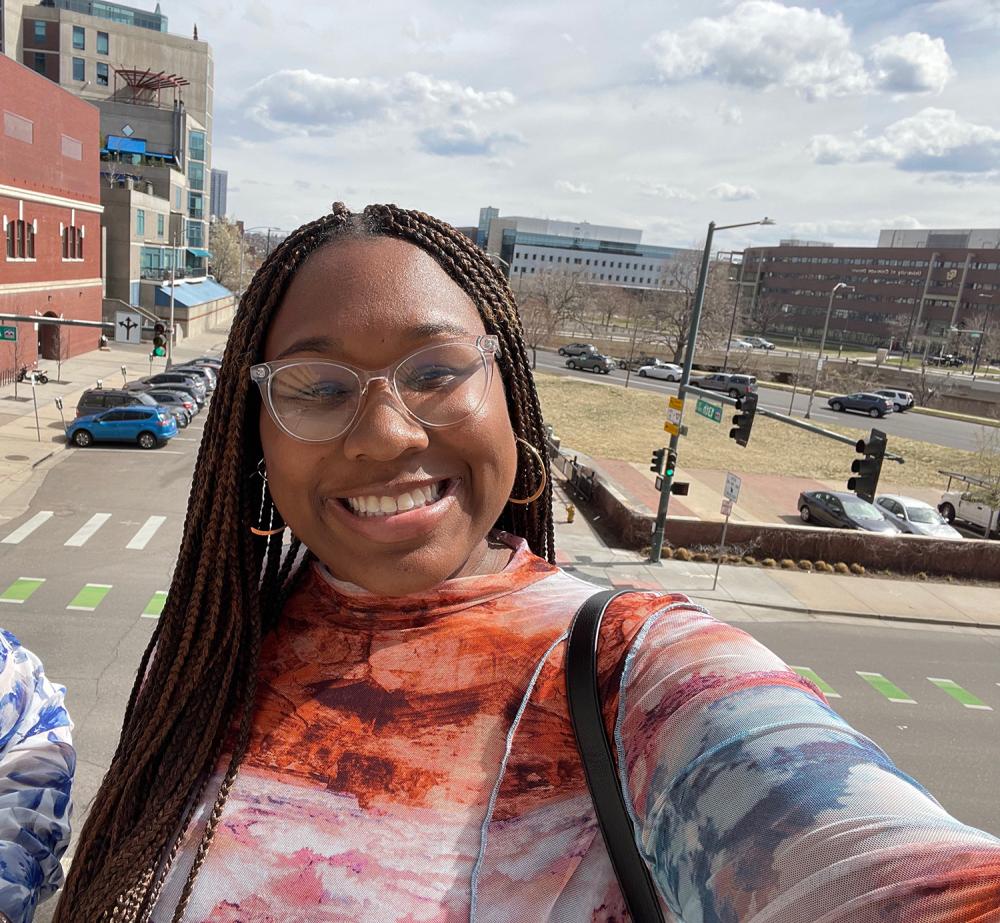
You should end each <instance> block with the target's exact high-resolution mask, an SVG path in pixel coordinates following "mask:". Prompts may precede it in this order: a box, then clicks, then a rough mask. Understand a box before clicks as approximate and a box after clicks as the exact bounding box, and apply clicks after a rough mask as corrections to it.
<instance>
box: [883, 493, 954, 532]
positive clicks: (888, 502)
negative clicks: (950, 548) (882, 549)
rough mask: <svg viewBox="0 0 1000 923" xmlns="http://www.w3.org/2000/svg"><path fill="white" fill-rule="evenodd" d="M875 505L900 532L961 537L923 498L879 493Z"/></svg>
mask: <svg viewBox="0 0 1000 923" xmlns="http://www.w3.org/2000/svg"><path fill="white" fill-rule="evenodd" d="M875 505H876V506H877V507H878V508H879V509H880V510H881V511H882V514H883V515H884V516H885V518H886V519H888V520H889V522H891V523H894V524H895V525H896V526H897V527H898V528H899V530H900V531H901V532H908V533H910V534H911V535H931V536H933V537H934V538H950V539H961V538H963V535H962V533H961V532H959V531H958V530H957V529H953V528H952V527H951V526H950V525H948V521H947V520H946V519H945V518H944V517H943V516H942V515H941V514H940V513H939V512H938V511H937V510H936V509H934V507H933V506H931V505H930V504H929V503H924V501H923V500H917V499H915V498H913V497H901V496H899V495H898V494H879V496H877V497H876V498H875Z"/></svg>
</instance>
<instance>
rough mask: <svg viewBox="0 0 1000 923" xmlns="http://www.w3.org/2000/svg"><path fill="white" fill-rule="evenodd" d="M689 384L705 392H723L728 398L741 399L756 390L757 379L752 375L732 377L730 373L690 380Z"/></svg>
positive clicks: (717, 373)
mask: <svg viewBox="0 0 1000 923" xmlns="http://www.w3.org/2000/svg"><path fill="white" fill-rule="evenodd" d="M691 384H693V385H694V386H695V387H696V388H704V389H705V390H706V391H725V392H726V393H727V394H728V395H729V396H730V397H743V396H744V395H747V394H749V393H750V392H751V391H756V390H757V379H756V378H754V376H753V375H734V374H733V373H732V372H716V373H715V374H713V375H703V376H702V377H701V378H692V379H691Z"/></svg>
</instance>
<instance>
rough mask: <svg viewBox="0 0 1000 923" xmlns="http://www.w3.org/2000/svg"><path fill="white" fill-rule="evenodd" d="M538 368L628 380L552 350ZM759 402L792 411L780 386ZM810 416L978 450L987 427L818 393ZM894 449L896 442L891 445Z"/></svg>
mask: <svg viewBox="0 0 1000 923" xmlns="http://www.w3.org/2000/svg"><path fill="white" fill-rule="evenodd" d="M538 368H539V369H541V370H542V371H545V372H550V373H555V374H561V375H574V376H577V377H580V378H586V379H589V380H593V379H595V378H599V379H600V380H601V381H603V382H610V383H616V384H619V385H623V386H624V384H625V372H624V371H623V370H621V369H615V370H614V371H613V372H611V373H610V374H609V375H606V376H605V375H600V376H597V375H595V374H594V373H593V372H581V371H573V370H571V369H568V368H566V359H565V358H564V357H562V356H560V355H558V354H557V353H555V352H550V351H548V350H539V351H538ZM629 387H630V388H633V387H634V388H640V389H642V390H645V391H653V392H662V393H664V394H676V393H677V385H676V384H672V383H670V382H666V381H660V380H654V379H649V378H640V377H639V376H638V375H637V374H636V373H634V372H633V373H632V374H631V376H630V377H629ZM758 395H759V406H761V407H766V408H767V409H768V410H776V411H779V412H780V413H786V414H787V413H788V409H789V404H790V402H791V397H792V393H791V391H782V390H778V389H776V388H760V389H759V391H758ZM808 402H809V392H808V389H807V390H806V391H805V392H804V393H803V392H799V393H798V394H797V395H796V397H795V401H794V406H793V415H794V416H797V417H802V416H803V415H804V414H805V411H806V407H807V405H808ZM810 419H811V420H812V422H813V423H815V424H816V425H817V426H826V425H830V424H836V425H838V426H847V427H852V428H857V429H858V431H859V438H860V436H861V435H863V434H865V433H867V432H868V431H869V430H871V428H872V427H873V426H875V427H877V428H878V429H881V430H882V431H883V432H885V433H887V434H888V435H889V437H890V439H891V437H892V436H901V437H904V438H907V439H917V440H919V441H921V442H930V443H934V444H935V445H941V446H946V447H948V448H952V449H963V450H965V451H968V452H975V451H977V450H978V449H979V447H980V444H981V443H980V440H981V439H982V432H983V429H984V428H983V427H982V426H979V425H977V424H974V423H965V422H963V421H961V420H949V419H947V418H944V417H932V416H927V415H925V414H916V413H891V414H889V415H888V416H886V417H884V418H883V419H881V420H872V419H871V418H869V417H867V416H865V415H864V414H860V413H850V412H848V413H835V412H834V411H832V410H831V409H830V408H829V407H828V406H827V403H826V398H822V397H816V398H815V399H814V400H813V407H812V413H811V416H810ZM889 449H890V451H891V450H892V446H891V444H890V446H889Z"/></svg>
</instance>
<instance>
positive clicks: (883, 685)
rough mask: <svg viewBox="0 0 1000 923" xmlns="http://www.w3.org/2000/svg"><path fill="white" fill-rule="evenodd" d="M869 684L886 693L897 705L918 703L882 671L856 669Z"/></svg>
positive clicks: (879, 691)
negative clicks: (870, 671) (871, 671)
mask: <svg viewBox="0 0 1000 923" xmlns="http://www.w3.org/2000/svg"><path fill="white" fill-rule="evenodd" d="M854 672H855V673H857V674H858V676H860V677H861V678H862V679H863V680H864V681H865V682H866V683H868V685H869V686H871V687H872V689H874V690H875V691H876V692H878V693H881V694H882V695H884V696H885V697H886V698H887V699H888V700H889V701H890V702H895V703H896V704H897V705H916V704H917V700H916V699H911V698H910V697H909V696H908V695H907V694H906V693H905V692H903V690H902V689H900V688H899V686H897V685H896V684H895V683H894V682H892V680H889V679H886V678H885V677H884V676H883V675H882V674H881V673H869V672H868V671H867V670H855V671H854Z"/></svg>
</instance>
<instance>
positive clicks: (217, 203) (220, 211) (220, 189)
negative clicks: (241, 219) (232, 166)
mask: <svg viewBox="0 0 1000 923" xmlns="http://www.w3.org/2000/svg"><path fill="white" fill-rule="evenodd" d="M228 192H229V171H228V170H214V169H213V170H212V195H211V201H212V217H213V218H225V217H226V214H227V211H228V209H227V202H226V199H227V195H228Z"/></svg>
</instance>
